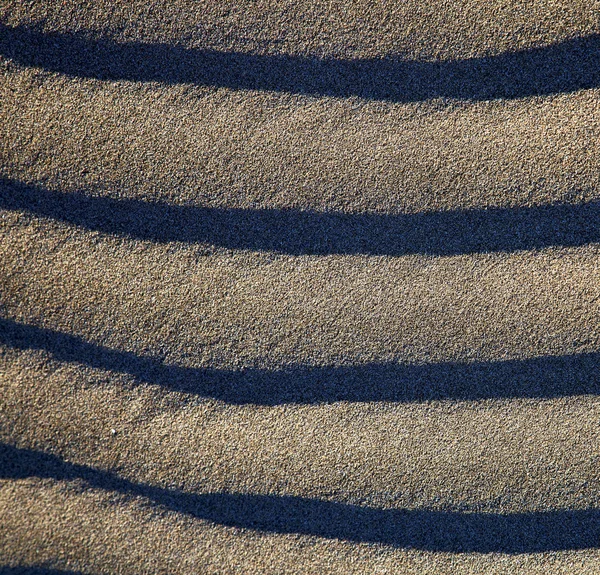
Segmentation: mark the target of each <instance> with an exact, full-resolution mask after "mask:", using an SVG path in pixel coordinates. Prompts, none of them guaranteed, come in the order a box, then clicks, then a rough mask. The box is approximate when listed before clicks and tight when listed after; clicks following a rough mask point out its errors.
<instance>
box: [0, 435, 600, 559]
mask: <svg viewBox="0 0 600 575" xmlns="http://www.w3.org/2000/svg"><path fill="white" fill-rule="evenodd" d="M26 477H40V478H51V479H55V480H58V481H71V480H80V481H83V482H85V484H86V486H88V487H89V488H96V489H105V490H110V491H116V492H119V493H122V494H125V495H126V496H141V497H145V498H147V499H150V500H151V501H152V502H154V503H156V504H159V505H162V506H164V507H167V508H168V509H170V510H172V511H175V512H177V513H184V514H188V515H191V516H193V517H196V518H198V519H203V520H207V521H211V522H213V523H217V524H220V525H226V526H229V527H238V528H245V529H255V530H260V531H267V532H273V533H297V534H303V535H312V536H316V537H323V538H327V539H341V540H345V541H354V542H359V543H378V544H383V545H391V546H394V547H403V548H413V549H422V550H427V551H443V552H452V553H472V552H475V553H492V552H495V553H540V552H545V551H560V550H568V549H587V548H597V547H598V546H599V545H600V511H598V510H596V509H592V510H573V511H570V510H560V511H544V512H535V513H515V514H507V515H502V514H494V513H461V512H445V511H424V510H397V509H377V508H372V507H363V506H358V505H348V504H343V503H336V502H331V501H324V500H320V499H307V498H302V497H291V496H278V495H251V494H233V493H211V494H191V493H185V492H182V491H178V490H174V489H164V488H161V487H153V486H150V485H146V484H141V483H134V482H132V481H129V480H127V479H122V478H121V477H119V476H118V475H115V474H113V473H109V472H106V471H101V470H97V469H94V468H92V467H88V466H86V465H76V464H72V463H67V462H65V461H63V460H61V459H59V458H58V457H56V456H54V455H49V454H46V453H42V452H39V451H31V450H27V449H17V448H15V447H12V446H9V445H6V444H0V478H10V479H22V478H26Z"/></svg>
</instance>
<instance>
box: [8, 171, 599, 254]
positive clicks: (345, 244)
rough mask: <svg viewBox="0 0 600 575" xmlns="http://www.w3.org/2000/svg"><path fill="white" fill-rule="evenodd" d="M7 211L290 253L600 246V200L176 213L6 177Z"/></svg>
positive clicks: (156, 237) (125, 232)
mask: <svg viewBox="0 0 600 575" xmlns="http://www.w3.org/2000/svg"><path fill="white" fill-rule="evenodd" d="M0 209H7V210H19V211H26V212H29V213H31V214H35V215H37V216H42V217H45V218H52V219H54V220H58V221H62V222H66V223H68V224H73V225H76V226H80V227H82V228H85V229H89V230H96V231H100V232H104V233H108V234H117V235H122V236H128V237H132V238H136V239H141V240H148V241H154V242H159V243H162V242H172V241H173V242H175V241H176V242H187V243H196V242H201V243H202V242H204V243H210V244H213V245H216V246H221V247H225V248H228V249H247V250H264V251H275V252H280V253H286V254H291V255H327V254H347V255H351V254H369V255H388V256H401V255H407V254H429V255H436V256H452V255H458V254H468V253H488V252H498V251H502V252H508V251H516V250H532V249H542V248H545V247H549V246H571V247H574V246H582V245H585V244H589V243H593V242H598V241H600V202H590V203H586V204H578V205H570V204H554V205H547V206H538V207H527V208H525V207H521V208H489V209H472V210H455V211H445V212H428V213H417V214H400V215H383V214H341V213H323V212H306V211H299V210H291V209H289V210H276V209H256V210H252V209H231V208H204V207H194V206H176V205H171V204H166V203H161V202H144V201H140V200H132V199H113V198H107V197H92V196H89V195H85V194H83V193H64V192H56V191H53V190H49V189H47V188H44V187H42V186H32V185H27V184H24V183H22V182H19V181H16V180H11V179H7V178H0Z"/></svg>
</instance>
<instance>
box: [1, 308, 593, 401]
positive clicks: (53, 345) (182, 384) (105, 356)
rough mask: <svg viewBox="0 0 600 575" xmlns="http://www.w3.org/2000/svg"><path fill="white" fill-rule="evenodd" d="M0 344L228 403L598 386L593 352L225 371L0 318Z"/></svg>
mask: <svg viewBox="0 0 600 575" xmlns="http://www.w3.org/2000/svg"><path fill="white" fill-rule="evenodd" d="M0 344H4V345H6V346H9V347H12V348H16V349H41V350H44V351H46V352H48V353H51V354H52V355H53V356H54V358H55V359H56V360H58V361H64V362H73V363H81V364H84V365H88V366H90V367H94V368H98V369H103V370H108V371H114V372H119V373H126V374H130V375H132V376H134V377H135V378H136V379H137V380H138V381H139V382H145V383H150V384H155V385H160V386H163V387H165V388H168V389H173V390H177V391H184V392H187V393H193V394H197V395H200V396H204V397H212V398H215V399H220V400H222V401H225V402H228V403H232V404H246V403H252V404H262V405H279V404H283V403H330V402H335V401H353V402H369V401H403V402H412V401H428V400H446V399H453V400H476V399H484V398H503V397H529V398H533V397H538V398H543V397H545V398H550V397H561V396H568V395H581V394H598V393H600V372H599V370H598V366H599V365H600V353H585V354H576V355H566V356H558V357H541V358H534V359H525V360H514V361H490V362H473V363H450V362H449V363H437V364H435V363H434V364H426V365H410V364H398V363H381V364H366V365H358V366H346V367H306V366H298V367H290V368H288V369H285V370H280V371H267V370H261V369H247V370H244V371H228V370H219V369H210V368H186V367H178V366H173V365H165V364H163V363H162V362H160V361H159V360H157V359H154V358H151V357H140V356H137V355H135V354H133V353H130V352H124V351H118V350H113V349H108V348H105V347H102V346H98V345H95V344H91V343H89V342H86V341H84V340H83V339H81V338H79V337H75V336H72V335H67V334H64V333H60V332H56V331H52V330H48V329H42V328H39V327H35V326H31V325H26V324H22V323H17V322H14V321H11V320H7V319H2V318H0Z"/></svg>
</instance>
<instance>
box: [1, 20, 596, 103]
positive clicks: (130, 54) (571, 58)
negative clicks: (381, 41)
mask: <svg viewBox="0 0 600 575" xmlns="http://www.w3.org/2000/svg"><path fill="white" fill-rule="evenodd" d="M0 54H1V55H2V56H4V57H6V58H11V59H12V60H14V61H16V62H19V63H20V64H24V65H26V66H37V67H41V68H45V69H47V70H51V71H53V72H60V73H63V74H68V75H70V76H77V77H84V78H97V79H100V80H131V81H137V82H150V81H156V82H165V83H170V84H175V83H190V84H197V85H203V86H219V87H227V88H233V89H244V90H269V91H276V92H289V93H301V94H312V95H317V96H334V97H350V96H358V97H361V98H369V99H374V100H387V101H393V102H414V101H420V100H426V99H429V98H438V97H441V98H453V99H464V100H491V99H496V98H523V97H526V96H536V95H547V94H556V93H564V92H573V91H576V90H581V89H586V88H595V87H598V86H599V85H600V35H599V34H594V35H590V36H587V37H582V38H575V39H571V40H567V41H564V42H561V43H558V44H554V45H551V46H547V47H543V48H534V49H530V50H522V51H519V52H511V53H507V54H501V55H498V56H489V57H482V58H473V59H468V60H454V61H445V62H419V61H413V60H398V59H391V58H387V59H372V60H360V59H356V60H338V59H318V58H309V57H303V56H285V55H273V56H260V55H252V54H246V53H240V52H219V51H214V50H202V49H193V48H184V47H182V46H177V45H173V44H146V43H140V42H129V43H118V42H114V41H112V40H107V39H91V38H86V37H84V36H82V35H75V34H58V33H44V32H40V31H38V30H36V29H33V28H27V27H24V26H16V27H10V26H6V25H2V24H0Z"/></svg>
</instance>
